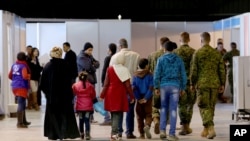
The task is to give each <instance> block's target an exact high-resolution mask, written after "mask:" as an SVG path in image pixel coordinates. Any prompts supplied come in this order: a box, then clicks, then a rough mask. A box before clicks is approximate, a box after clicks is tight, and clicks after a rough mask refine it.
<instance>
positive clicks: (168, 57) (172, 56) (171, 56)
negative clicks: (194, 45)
mask: <svg viewBox="0 0 250 141" xmlns="http://www.w3.org/2000/svg"><path fill="white" fill-rule="evenodd" d="M164 58H166V60H167V61H168V62H169V63H174V62H175V60H176V58H177V55H176V54H174V53H166V54H165V56H164Z"/></svg>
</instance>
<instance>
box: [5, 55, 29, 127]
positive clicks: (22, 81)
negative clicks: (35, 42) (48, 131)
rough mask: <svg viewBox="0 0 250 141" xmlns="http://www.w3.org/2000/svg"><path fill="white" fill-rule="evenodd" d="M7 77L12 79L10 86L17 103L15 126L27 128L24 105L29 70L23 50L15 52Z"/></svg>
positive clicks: (27, 88) (26, 95)
mask: <svg viewBox="0 0 250 141" xmlns="http://www.w3.org/2000/svg"><path fill="white" fill-rule="evenodd" d="M9 79H10V80H12V82H11V87H12V91H13V93H14V95H15V96H16V99H17V104H18V108H17V128H28V125H30V122H27V121H26V114H25V106H26V99H27V97H28V90H29V80H30V70H29V67H28V65H27V63H26V55H25V53H24V52H19V53H18V54H17V61H16V62H15V63H14V64H13V65H12V67H11V70H10V71H9Z"/></svg>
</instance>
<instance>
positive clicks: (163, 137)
mask: <svg viewBox="0 0 250 141" xmlns="http://www.w3.org/2000/svg"><path fill="white" fill-rule="evenodd" d="M160 138H161V139H166V138H167V134H166V131H160Z"/></svg>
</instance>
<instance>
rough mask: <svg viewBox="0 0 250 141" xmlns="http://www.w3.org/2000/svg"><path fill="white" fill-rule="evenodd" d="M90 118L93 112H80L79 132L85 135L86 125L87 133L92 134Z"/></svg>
mask: <svg viewBox="0 0 250 141" xmlns="http://www.w3.org/2000/svg"><path fill="white" fill-rule="evenodd" d="M90 116H91V112H87V111H81V112H79V130H80V132H81V133H84V125H85V133H89V132H90Z"/></svg>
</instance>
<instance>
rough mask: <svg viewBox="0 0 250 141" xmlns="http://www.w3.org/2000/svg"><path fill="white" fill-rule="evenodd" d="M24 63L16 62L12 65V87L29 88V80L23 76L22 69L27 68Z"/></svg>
mask: <svg viewBox="0 0 250 141" xmlns="http://www.w3.org/2000/svg"><path fill="white" fill-rule="evenodd" d="M25 67H27V66H25V65H24V64H20V63H15V64H13V65H12V67H11V70H12V72H11V73H12V82H11V87H12V89H16V88H26V89H28V88H29V81H28V80H25V79H23V76H22V70H23V68H25Z"/></svg>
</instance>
